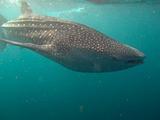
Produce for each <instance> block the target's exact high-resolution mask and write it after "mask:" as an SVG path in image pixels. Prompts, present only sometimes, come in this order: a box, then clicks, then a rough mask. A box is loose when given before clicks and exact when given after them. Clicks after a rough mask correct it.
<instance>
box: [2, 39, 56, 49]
mask: <svg viewBox="0 0 160 120" xmlns="http://www.w3.org/2000/svg"><path fill="white" fill-rule="evenodd" d="M0 42H2V43H5V44H11V45H15V46H19V47H22V48H28V49H31V50H33V51H36V52H47V51H49V50H50V49H51V48H52V47H53V46H52V45H51V44H44V45H36V44H33V43H23V42H17V41H11V40H7V39H3V38H0Z"/></svg>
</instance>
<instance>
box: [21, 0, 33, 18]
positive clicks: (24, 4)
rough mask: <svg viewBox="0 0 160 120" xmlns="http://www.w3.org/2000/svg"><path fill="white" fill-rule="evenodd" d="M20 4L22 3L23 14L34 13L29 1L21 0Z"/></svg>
mask: <svg viewBox="0 0 160 120" xmlns="http://www.w3.org/2000/svg"><path fill="white" fill-rule="evenodd" d="M20 4H21V13H22V14H23V15H30V14H32V9H31V7H30V5H29V4H28V3H27V1H26V0H21V1H20Z"/></svg>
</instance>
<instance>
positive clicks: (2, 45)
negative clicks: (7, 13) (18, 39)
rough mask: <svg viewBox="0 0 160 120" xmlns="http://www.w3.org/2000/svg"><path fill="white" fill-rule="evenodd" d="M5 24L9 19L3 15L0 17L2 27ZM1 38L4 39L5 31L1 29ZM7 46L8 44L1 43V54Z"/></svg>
mask: <svg viewBox="0 0 160 120" xmlns="http://www.w3.org/2000/svg"><path fill="white" fill-rule="evenodd" d="M5 22H7V19H6V18H4V17H3V16H2V15H0V26H1V25H2V24H3V23H5ZM0 37H4V34H3V31H2V29H1V28H0ZM6 46H7V44H6V43H3V42H0V52H1V51H3V50H4V49H5V48H6Z"/></svg>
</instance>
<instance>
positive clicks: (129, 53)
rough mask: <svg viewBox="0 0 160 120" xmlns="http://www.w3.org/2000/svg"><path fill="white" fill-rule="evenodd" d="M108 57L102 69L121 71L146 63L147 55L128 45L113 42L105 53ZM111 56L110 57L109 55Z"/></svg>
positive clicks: (100, 68)
mask: <svg viewBox="0 0 160 120" xmlns="http://www.w3.org/2000/svg"><path fill="white" fill-rule="evenodd" d="M104 56H106V59H105V60H104V62H106V63H107V64H106V65H105V64H103V65H102V66H101V67H99V70H100V71H109V72H110V71H119V70H123V69H127V68H131V67H134V66H137V65H140V64H143V63H144V59H145V55H144V53H142V52H141V51H139V50H137V49H136V48H133V47H131V46H128V45H123V44H113V45H112V46H111V48H110V49H107V50H106V52H105V53H104ZM108 56H109V57H108Z"/></svg>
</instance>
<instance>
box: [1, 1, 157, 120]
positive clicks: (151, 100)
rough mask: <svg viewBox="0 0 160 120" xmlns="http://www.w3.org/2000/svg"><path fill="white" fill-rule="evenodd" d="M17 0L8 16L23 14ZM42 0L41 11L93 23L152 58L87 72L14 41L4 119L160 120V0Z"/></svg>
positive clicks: (5, 10)
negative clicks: (51, 0) (155, 0)
mask: <svg viewBox="0 0 160 120" xmlns="http://www.w3.org/2000/svg"><path fill="white" fill-rule="evenodd" d="M11 1H12V2H11ZM11 1H10V4H7V3H5V2H4V3H1V8H0V13H1V14H2V15H3V16H4V17H6V18H7V19H14V18H16V17H17V16H19V15H20V10H19V5H18V4H15V3H14V2H13V0H11ZM37 1H38V0H33V1H30V2H31V3H32V4H31V6H32V8H33V10H34V11H35V12H36V13H37V14H42V15H49V16H57V17H60V18H65V19H68V20H73V21H76V22H79V23H83V24H86V25H88V26H91V27H93V28H95V29H97V30H99V31H101V32H103V33H105V34H107V35H109V36H112V37H113V38H115V39H117V40H119V41H121V42H123V43H126V44H129V45H132V46H134V47H136V48H138V49H140V50H141V51H143V52H144V53H145V55H146V60H145V63H144V64H143V65H140V66H137V67H134V68H131V69H128V70H124V71H119V72H112V73H103V74H87V73H78V72H74V71H70V70H68V69H66V68H64V67H62V66H61V65H59V64H57V63H55V62H53V61H51V60H48V59H46V58H44V57H42V56H41V55H38V54H36V53H34V52H32V51H30V50H27V49H21V48H19V47H15V46H11V45H8V47H7V48H6V49H5V50H4V51H3V52H1V53H0V68H1V69H0V120H160V76H159V74H160V47H159V45H160V22H159V21H160V4H145V3H141V4H104V5H96V4H92V3H89V2H83V1H79V2H78V1H71V2H69V3H68V2H66V1H64V2H63V3H62V2H61V3H59V4H58V2H57V4H56V6H54V7H51V6H47V5H48V4H47V1H46V2H40V3H39V4H38V2H37ZM62 5H63V6H62Z"/></svg>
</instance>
